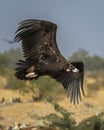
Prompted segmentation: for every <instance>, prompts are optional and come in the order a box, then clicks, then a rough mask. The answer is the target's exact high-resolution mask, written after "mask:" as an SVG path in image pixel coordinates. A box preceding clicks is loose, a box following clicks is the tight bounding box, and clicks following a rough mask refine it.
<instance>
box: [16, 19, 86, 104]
mask: <svg viewBox="0 0 104 130" xmlns="http://www.w3.org/2000/svg"><path fill="white" fill-rule="evenodd" d="M56 31H57V25H56V24H54V23H52V22H49V21H45V20H35V19H28V20H24V21H22V22H20V23H19V27H18V28H17V31H16V35H15V38H14V41H15V42H19V41H22V50H23V55H24V58H25V60H19V61H18V63H17V68H16V73H15V76H16V77H17V78H18V79H20V80H32V79H35V80H36V79H38V78H39V77H40V76H44V75H48V76H50V77H52V78H54V79H56V81H58V82H60V83H61V84H62V85H63V87H64V89H65V91H66V95H67V96H68V97H69V98H70V102H71V103H73V104H76V103H79V100H81V94H83V95H84V89H83V78H84V64H83V62H81V61H78V62H71V61H68V60H66V59H65V58H64V57H63V56H62V54H61V53H60V51H59V49H58V46H57V43H56Z"/></svg>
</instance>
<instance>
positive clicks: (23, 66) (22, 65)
mask: <svg viewBox="0 0 104 130" xmlns="http://www.w3.org/2000/svg"><path fill="white" fill-rule="evenodd" d="M17 66H18V67H17V68H16V69H15V70H16V73H15V76H16V77H17V78H18V79H21V80H27V79H28V78H27V77H26V74H27V69H28V68H29V65H28V64H27V63H26V61H23V60H19V62H18V63H17Z"/></svg>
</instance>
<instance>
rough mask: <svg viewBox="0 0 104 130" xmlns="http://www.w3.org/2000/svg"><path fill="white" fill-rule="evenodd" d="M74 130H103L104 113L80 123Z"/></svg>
mask: <svg viewBox="0 0 104 130" xmlns="http://www.w3.org/2000/svg"><path fill="white" fill-rule="evenodd" d="M76 130H104V113H103V112H102V113H100V114H99V115H97V116H96V115H95V116H93V117H90V118H88V119H86V120H84V121H82V122H81V123H80V124H79V125H78V126H77V129H76Z"/></svg>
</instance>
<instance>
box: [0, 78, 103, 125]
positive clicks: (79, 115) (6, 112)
mask: <svg viewBox="0 0 104 130" xmlns="http://www.w3.org/2000/svg"><path fill="white" fill-rule="evenodd" d="M87 80H88V81H89V83H93V82H94V81H93V80H92V79H91V81H90V79H87ZM86 85H87V84H86ZM86 90H87V89H86ZM86 93H87V91H86ZM103 95H104V90H103V89H101V90H99V91H98V92H95V94H94V95H92V96H91V97H87V96H86V97H83V100H82V101H81V102H80V103H79V104H78V105H76V106H74V105H72V104H71V103H70V102H69V99H67V98H65V99H63V100H61V101H59V102H58V103H59V104H61V106H62V107H64V108H65V109H67V110H68V111H69V112H74V113H75V114H74V115H73V117H74V118H75V120H76V121H77V123H79V122H81V121H82V120H83V119H85V118H88V117H90V116H92V115H97V114H98V113H100V112H102V111H104V102H103V101H104V96H103ZM2 97H5V99H6V102H9V101H10V98H11V97H21V99H22V101H23V102H22V103H14V104H7V105H1V106H0V115H1V116H2V117H4V119H3V120H1V121H0V123H1V124H2V125H9V124H11V123H13V122H15V121H17V122H24V123H27V124H35V123H37V122H35V121H34V120H33V119H32V118H31V116H32V115H34V117H37V116H43V115H46V114H49V113H52V112H54V110H53V107H52V106H51V104H49V103H47V102H45V101H44V102H32V99H31V94H28V95H25V96H23V95H21V94H20V93H19V92H18V91H15V92H14V91H12V90H6V89H0V99H1V98H2Z"/></svg>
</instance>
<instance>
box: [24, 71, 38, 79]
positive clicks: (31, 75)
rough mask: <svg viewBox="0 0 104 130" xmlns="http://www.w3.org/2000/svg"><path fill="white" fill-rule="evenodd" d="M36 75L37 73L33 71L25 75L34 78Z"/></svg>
mask: <svg viewBox="0 0 104 130" xmlns="http://www.w3.org/2000/svg"><path fill="white" fill-rule="evenodd" d="M37 76H38V75H37V74H35V72H31V73H28V74H27V75H26V76H25V77H26V78H35V77H37Z"/></svg>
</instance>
